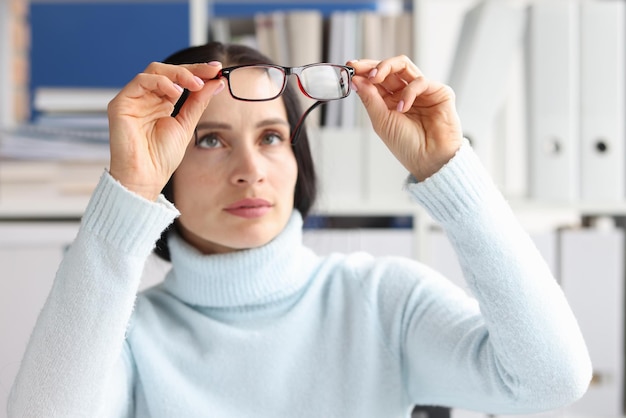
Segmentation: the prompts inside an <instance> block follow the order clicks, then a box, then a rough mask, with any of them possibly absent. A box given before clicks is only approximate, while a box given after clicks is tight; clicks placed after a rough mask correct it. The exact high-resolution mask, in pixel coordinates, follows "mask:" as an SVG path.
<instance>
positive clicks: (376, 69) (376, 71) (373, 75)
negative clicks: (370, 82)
mask: <svg viewBox="0 0 626 418" xmlns="http://www.w3.org/2000/svg"><path fill="white" fill-rule="evenodd" d="M376 74H378V68H374V69H372V71H370V73H369V74H368V75H367V76H368V77H369V78H374V77H376Z"/></svg>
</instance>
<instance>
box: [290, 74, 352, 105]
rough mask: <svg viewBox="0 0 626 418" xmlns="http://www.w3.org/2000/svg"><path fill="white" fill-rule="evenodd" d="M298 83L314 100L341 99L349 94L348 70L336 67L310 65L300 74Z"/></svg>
mask: <svg viewBox="0 0 626 418" xmlns="http://www.w3.org/2000/svg"><path fill="white" fill-rule="evenodd" d="M300 83H301V84H302V88H304V90H305V91H306V92H307V94H308V95H309V96H311V97H312V98H314V99H316V100H335V99H342V98H344V97H346V96H347V95H348V93H350V90H349V86H350V75H349V74H348V70H346V69H345V68H343V67H340V66H336V65H312V66H310V67H305V68H304V69H303V70H302V72H301V73H300Z"/></svg>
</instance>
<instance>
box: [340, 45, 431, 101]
mask: <svg viewBox="0 0 626 418" xmlns="http://www.w3.org/2000/svg"><path fill="white" fill-rule="evenodd" d="M349 64H350V65H352V66H353V67H354V68H355V72H356V73H358V74H360V75H366V76H367V77H368V78H369V79H370V81H372V83H375V84H377V85H378V86H379V92H380V93H381V95H382V96H383V97H385V96H386V95H387V94H397V93H400V92H401V91H402V90H404V88H405V87H406V86H407V85H408V84H409V83H411V82H412V81H413V80H415V79H416V78H417V77H420V76H422V73H421V71H420V70H419V69H418V68H417V66H416V65H415V64H414V63H413V62H412V61H411V60H410V59H409V58H408V57H406V56H404V55H400V56H397V57H393V58H389V59H386V60H383V61H376V60H370V59H365V60H358V61H349ZM357 68H358V70H357ZM398 100H399V99H398Z"/></svg>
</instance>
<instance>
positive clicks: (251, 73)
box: [172, 63, 355, 144]
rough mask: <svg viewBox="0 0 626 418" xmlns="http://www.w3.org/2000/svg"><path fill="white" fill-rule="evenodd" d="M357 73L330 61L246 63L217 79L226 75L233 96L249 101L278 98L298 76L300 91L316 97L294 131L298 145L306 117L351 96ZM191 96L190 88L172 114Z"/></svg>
mask: <svg viewBox="0 0 626 418" xmlns="http://www.w3.org/2000/svg"><path fill="white" fill-rule="evenodd" d="M354 72H355V71H354V68H352V67H348V66H346V65H337V64H327V63H316V64H309V65H304V66H302V67H283V66H280V65H273V64H244V65H237V66H233V67H227V68H222V69H221V70H220V72H219V73H218V74H217V76H216V77H215V78H220V77H224V78H226V80H227V81H228V89H229V91H230V95H231V96H232V97H233V98H235V99H237V100H244V101H248V102H263V101H268V100H274V99H276V98H278V97H279V96H280V95H281V94H283V93H284V91H285V88H286V87H287V78H288V77H289V76H290V75H295V76H296V77H297V79H298V86H299V87H300V91H301V92H302V93H303V94H304V95H305V96H307V97H309V98H311V99H314V100H316V102H315V103H313V104H312V105H311V106H310V107H309V108H308V109H307V110H306V111H305V112H304V113H303V114H302V116H301V117H300V119H299V120H298V123H297V124H296V126H295V128H294V130H293V132H292V134H291V143H292V144H295V142H296V139H297V138H298V134H299V133H300V130H301V129H302V125H303V122H304V120H305V119H306V117H307V116H308V114H309V113H311V111H313V109H315V108H316V107H318V106H319V105H320V104H323V103H326V102H327V101H329V100H338V99H343V98H345V97H348V95H349V94H350V82H351V81H352V76H354ZM188 96H189V91H188V90H185V91H184V92H183V94H182V96H181V97H180V99H179V100H178V102H177V103H176V104H175V105H174V111H173V112H172V116H176V114H178V112H179V111H180V108H181V107H182V105H183V103H184V102H185V100H186V99H187V97H188ZM196 136H197V132H196Z"/></svg>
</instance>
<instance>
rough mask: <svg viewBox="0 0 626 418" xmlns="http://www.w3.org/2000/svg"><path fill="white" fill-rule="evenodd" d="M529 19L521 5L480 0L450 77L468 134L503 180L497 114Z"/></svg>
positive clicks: (469, 19)
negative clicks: (496, 128)
mask: <svg viewBox="0 0 626 418" xmlns="http://www.w3.org/2000/svg"><path fill="white" fill-rule="evenodd" d="M525 23H526V13H525V12H524V9H522V8H521V7H517V6H514V5H511V4H510V2H503V1H502V0H486V1H482V2H479V3H478V4H477V5H476V6H475V7H474V8H472V9H470V10H469V11H468V12H467V13H466V15H465V19H464V20H463V26H462V28H461V32H460V34H459V38H458V43H457V49H456V54H455V58H454V62H453V65H452V67H451V72H450V78H449V84H450V86H451V87H452V88H453V89H454V91H455V93H456V105H457V110H458V113H459V117H460V118H461V124H462V126H463V134H464V135H465V136H466V137H467V138H468V139H469V140H470V142H471V144H472V146H473V148H474V150H475V151H476V154H477V155H478V157H479V158H480V159H481V161H482V163H483V165H484V166H485V168H486V169H487V171H489V172H490V173H491V174H492V176H494V178H495V180H496V182H497V183H500V184H501V183H502V182H503V179H502V173H498V170H496V167H497V162H498V161H499V160H501V159H502V158H503V157H504V155H503V151H502V150H498V149H497V146H498V145H499V143H500V142H499V141H500V139H499V138H496V137H495V126H496V116H497V115H498V113H499V110H500V109H501V108H502V107H503V106H504V103H505V99H506V93H507V90H508V88H507V86H508V82H509V80H510V77H509V75H510V72H511V68H512V63H513V61H514V57H515V53H516V52H517V51H519V50H520V49H521V47H522V44H523V42H522V41H523V35H524V30H525ZM498 151H500V152H498ZM496 174H500V175H499V176H497V175H496Z"/></svg>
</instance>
